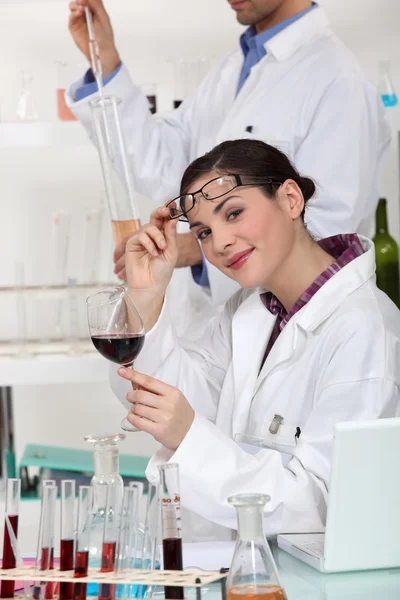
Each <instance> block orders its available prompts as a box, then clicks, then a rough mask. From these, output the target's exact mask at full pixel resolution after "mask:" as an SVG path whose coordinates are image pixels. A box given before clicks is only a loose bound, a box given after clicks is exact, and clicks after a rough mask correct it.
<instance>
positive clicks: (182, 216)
mask: <svg viewBox="0 0 400 600" xmlns="http://www.w3.org/2000/svg"><path fill="white" fill-rule="evenodd" d="M221 177H233V178H234V180H235V181H236V185H234V186H233V187H232V188H231V189H230V190H228V191H227V192H224V193H223V194H219V196H214V197H213V198H206V197H205V195H204V193H203V189H204V188H205V187H206V186H208V185H210V183H212V182H213V181H217V180H218V179H221ZM242 177H250V175H249V176H248V175H235V174H234V173H226V174H225V175H222V176H221V175H220V176H219V177H215V178H214V179H210V181H207V183H205V184H204V185H203V186H202V187H201V188H200V189H199V190H197V191H196V192H193V193H191V194H181V195H180V196H177V197H176V198H174V199H173V200H170V201H169V202H168V203H167V204H166V205H165V206H166V208H168V207H169V206H170V204H172V203H173V202H176V201H177V200H179V199H180V198H183V197H191V200H192V202H193V204H192V206H191V207H190V208H189V209H188V210H185V211H182V212H181V214H179V215H175V216H173V215H172V214H171V213H172V210H176V209H171V208H170V209H169V211H170V214H169V218H170V219H179V221H183V222H184V223H188V222H189V219H188V218H187V217H185V215H187V213H188V212H190V211H191V210H192V209H193V208H194V206H195V204H196V201H195V196H196V194H201V195H202V196H203V198H204V200H208V201H210V200H217V199H218V198H222V196H226V194H229V193H230V192H232V191H233V190H235V189H236V188H238V187H246V186H258V185H267V184H275V185H282V181H278V180H277V179H275V178H274V177H268V178H265V179H264V178H262V177H254V178H253V180H252V181H251V182H248V183H244V181H243V180H242ZM181 210H182V209H181Z"/></svg>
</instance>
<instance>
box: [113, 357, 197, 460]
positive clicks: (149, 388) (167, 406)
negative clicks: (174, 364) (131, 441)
mask: <svg viewBox="0 0 400 600" xmlns="http://www.w3.org/2000/svg"><path fill="white" fill-rule="evenodd" d="M118 374H119V375H121V377H123V378H124V379H127V380H128V381H130V382H131V383H132V388H133V391H131V392H128V394H127V395H126V398H127V400H128V402H131V403H132V409H131V411H130V412H129V413H128V416H127V417H126V418H127V420H128V421H129V423H130V424H131V425H133V426H134V427H137V428H138V429H140V430H141V431H146V432H147V433H150V434H151V435H152V436H153V437H154V439H156V440H157V442H160V444H162V445H163V446H165V447H166V448H169V449H170V450H173V451H175V450H176V449H177V448H178V447H179V445H180V444H181V443H182V441H183V440H184V438H185V436H186V434H187V432H188V431H189V429H190V427H191V425H192V423H193V419H194V415H195V413H194V410H193V408H192V407H191V406H190V404H189V402H188V401H187V400H186V398H185V396H184V395H183V394H182V392H180V391H179V390H178V389H177V388H174V387H173V386H171V385H168V384H167V383H164V382H162V381H159V380H158V379H154V377H150V376H149V375H144V374H143V373H139V372H138V371H133V370H132V369H125V368H121V369H118ZM138 387H139V389H135V388H138Z"/></svg>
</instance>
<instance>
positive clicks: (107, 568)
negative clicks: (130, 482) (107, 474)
mask: <svg viewBox="0 0 400 600" xmlns="http://www.w3.org/2000/svg"><path fill="white" fill-rule="evenodd" d="M121 502H122V498H121V488H120V486H119V482H118V485H115V484H114V483H109V484H107V502H106V512H105V515H104V534H103V545H102V553H101V567H100V571H101V572H102V573H109V572H112V571H114V570H115V556H116V548H117V539H118V530H119V519H120V516H121ZM114 597H115V585H111V584H109V583H102V584H101V585H100V587H99V600H112V599H113V598H114Z"/></svg>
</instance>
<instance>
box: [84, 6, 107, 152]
mask: <svg viewBox="0 0 400 600" xmlns="http://www.w3.org/2000/svg"><path fill="white" fill-rule="evenodd" d="M85 16H86V24H87V28H88V34H89V51H90V62H91V67H92V72H93V75H94V78H95V80H96V83H97V88H98V91H99V96H100V100H101V101H102V102H103V101H104V86H103V68H102V66H101V59H100V51H99V45H98V43H97V41H96V37H95V35H94V27H93V19H92V13H91V12H90V9H89V7H88V6H85ZM103 119H104V131H105V134H106V139H107V145H108V152H109V155H110V159H111V160H114V159H113V156H114V152H113V149H112V145H111V135H110V129H109V127H108V123H107V115H106V111H105V109H104V108H103Z"/></svg>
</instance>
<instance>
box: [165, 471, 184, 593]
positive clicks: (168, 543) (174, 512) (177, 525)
mask: <svg viewBox="0 0 400 600" xmlns="http://www.w3.org/2000/svg"><path fill="white" fill-rule="evenodd" d="M160 482H161V492H160V493H161V518H162V537H163V559H164V569H166V570H172V571H182V570H183V561H182V532H181V494H180V486H179V466H178V465H177V464H176V463H166V464H165V465H161V467H160ZM183 592H184V590H183V588H181V587H171V586H166V587H165V598H172V599H178V600H180V599H183V598H184V594H183Z"/></svg>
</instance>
